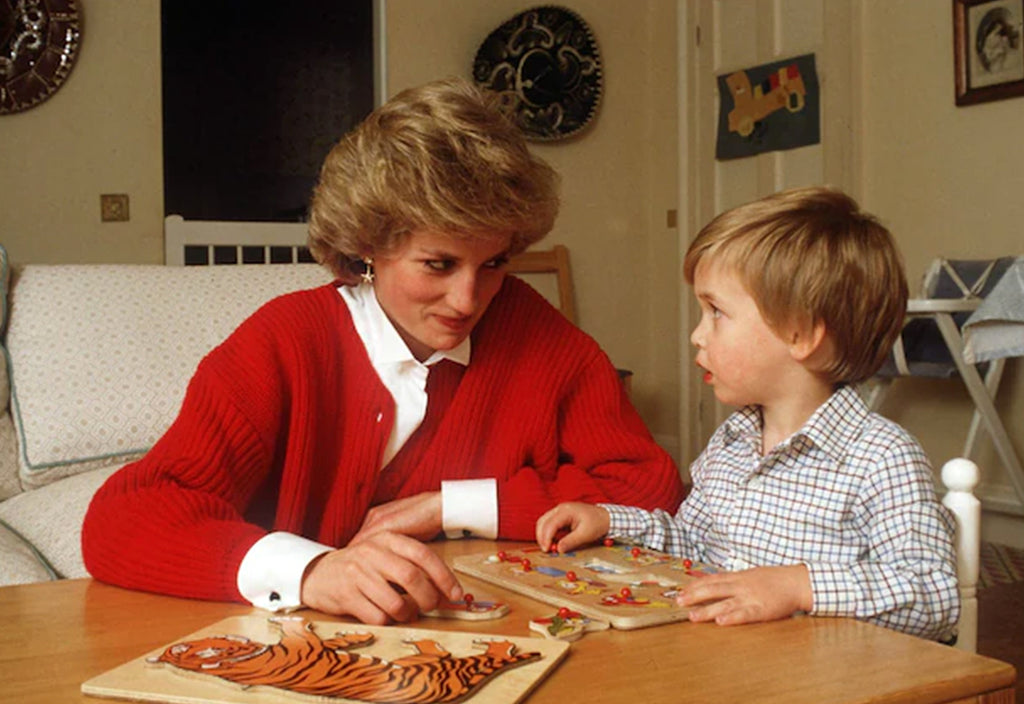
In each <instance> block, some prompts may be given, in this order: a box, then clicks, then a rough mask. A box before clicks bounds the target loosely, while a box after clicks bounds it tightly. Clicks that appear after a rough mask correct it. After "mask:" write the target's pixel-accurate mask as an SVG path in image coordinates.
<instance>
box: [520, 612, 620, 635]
mask: <svg viewBox="0 0 1024 704" xmlns="http://www.w3.org/2000/svg"><path fill="white" fill-rule="evenodd" d="M610 627H611V624H609V623H608V622H607V621H601V620H600V619H595V618H590V617H589V616H584V615H583V614H581V613H580V612H578V611H573V610H571V609H568V608H566V607H564V606H563V607H562V608H560V609H559V610H558V613H556V614H554V615H553V616H546V617H544V618H535V619H533V620H532V621H530V630H531V631H535V632H536V633H539V634H541V635H542V636H544V637H545V638H551V639H553V640H565V641H573V640H579V639H580V638H582V637H583V634H585V633H590V632H591V631H604V630H607V629H608V628H610Z"/></svg>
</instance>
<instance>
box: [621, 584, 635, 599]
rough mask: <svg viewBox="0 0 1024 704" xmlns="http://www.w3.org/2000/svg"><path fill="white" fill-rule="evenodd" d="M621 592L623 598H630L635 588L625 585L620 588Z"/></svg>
mask: <svg viewBox="0 0 1024 704" xmlns="http://www.w3.org/2000/svg"><path fill="white" fill-rule="evenodd" d="M619 594H620V595H622V598H623V599H628V598H629V597H631V596H633V590H632V589H630V588H629V587H623V588H622V589H620V590H619Z"/></svg>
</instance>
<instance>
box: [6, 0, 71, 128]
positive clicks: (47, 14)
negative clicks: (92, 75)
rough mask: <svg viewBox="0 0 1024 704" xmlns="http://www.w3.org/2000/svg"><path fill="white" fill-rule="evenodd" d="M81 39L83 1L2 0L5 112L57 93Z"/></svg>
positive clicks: (34, 104) (24, 107) (25, 108)
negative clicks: (80, 8) (80, 10)
mask: <svg viewBox="0 0 1024 704" xmlns="http://www.w3.org/2000/svg"><path fill="white" fill-rule="evenodd" d="M81 40H82V27H81V15H80V14H79V10H78V0H0V115H4V114H9V113H15V112H21V111H23V110H28V109H29V108H32V107H35V106H36V105H39V104H40V103H42V102H43V101H44V100H46V99H47V98H49V97H50V96H51V95H53V94H54V93H56V92H57V89H58V88H60V87H61V85H63V83H64V81H65V80H66V79H67V77H68V74H70V73H71V69H72V67H74V65H75V60H76V59H77V58H78V47H79V44H80V43H81Z"/></svg>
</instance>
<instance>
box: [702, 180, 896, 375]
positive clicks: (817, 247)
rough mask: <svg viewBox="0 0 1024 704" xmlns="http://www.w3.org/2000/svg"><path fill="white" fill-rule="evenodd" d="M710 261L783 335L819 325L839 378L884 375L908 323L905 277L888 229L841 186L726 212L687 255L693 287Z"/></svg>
mask: <svg viewBox="0 0 1024 704" xmlns="http://www.w3.org/2000/svg"><path fill="white" fill-rule="evenodd" d="M705 260H706V261H709V262H710V261H711V260H714V262H715V264H716V265H725V266H727V267H728V268H729V269H730V270H732V271H735V272H736V273H737V274H738V275H739V277H740V280H741V282H742V283H743V285H744V287H745V288H746V289H747V291H748V292H749V293H750V295H751V297H752V298H753V299H754V300H755V301H756V303H757V307H758V309H759V310H760V312H761V315H762V317H764V319H765V322H767V323H768V325H769V326H770V327H771V328H772V329H773V330H775V331H776V332H777V333H781V332H782V330H783V329H784V328H785V326H787V325H792V324H797V325H814V324H817V323H819V322H821V323H823V324H824V326H825V330H826V333H827V335H828V337H829V339H830V340H831V342H832V345H833V349H834V358H833V359H832V360H831V361H830V363H829V364H828V365H827V367H826V368H825V369H824V370H823V373H824V374H825V375H826V377H827V379H828V380H829V381H830V382H831V383H833V384H847V383H856V382H859V381H863V380H865V379H867V378H868V377H870V376H871V375H872V374H874V373H875V372H876V371H878V369H879V367H881V366H882V363H883V362H884V361H885V359H886V356H887V355H888V354H889V351H890V350H891V349H892V345H893V343H894V342H895V340H896V336H897V335H898V334H899V332H900V329H901V328H902V326H903V319H904V316H905V314H906V306H907V280H906V275H905V274H904V271H903V261H902V258H901V257H900V254H899V251H898V250H897V248H896V244H895V242H894V241H893V237H892V234H891V233H890V232H889V231H888V230H887V229H886V228H885V227H883V226H882V225H881V223H879V221H878V220H877V219H876V218H875V217H874V216H872V215H869V214H868V213H864V212H862V211H861V210H860V208H859V206H858V205H857V202H856V201H854V200H853V199H852V198H850V197H849V196H847V195H846V194H844V193H842V192H840V191H838V190H834V189H830V188H825V187H809V188H796V189H792V190H788V191H782V192H779V193H775V194H774V195H770V196H768V197H766V198H762V199H760V200H757V201H754V202H752V203H747V204H745V205H741V206H739V207H737V208H733V209H732V210H728V211H726V212H724V213H722V214H721V215H719V216H718V217H716V218H715V219H714V220H712V221H711V222H710V223H708V224H707V225H706V226H705V227H704V228H703V229H702V230H701V231H700V232H699V233H698V235H697V238H696V239H695V240H694V241H693V243H692V244H691V245H690V248H689V249H688V251H687V252H686V258H685V259H684V262H683V270H684V273H685V276H686V280H687V282H688V283H690V284H692V283H693V277H694V273H695V271H696V269H697V265H698V264H699V263H700V262H701V261H705Z"/></svg>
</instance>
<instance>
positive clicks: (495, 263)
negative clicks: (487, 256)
mask: <svg viewBox="0 0 1024 704" xmlns="http://www.w3.org/2000/svg"><path fill="white" fill-rule="evenodd" d="M506 264H508V257H506V256H500V257H495V258H494V259H492V260H490V261H489V262H487V263H486V264H484V266H486V267H487V268H488V269H500V268H501V267H503V266H505V265H506Z"/></svg>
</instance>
